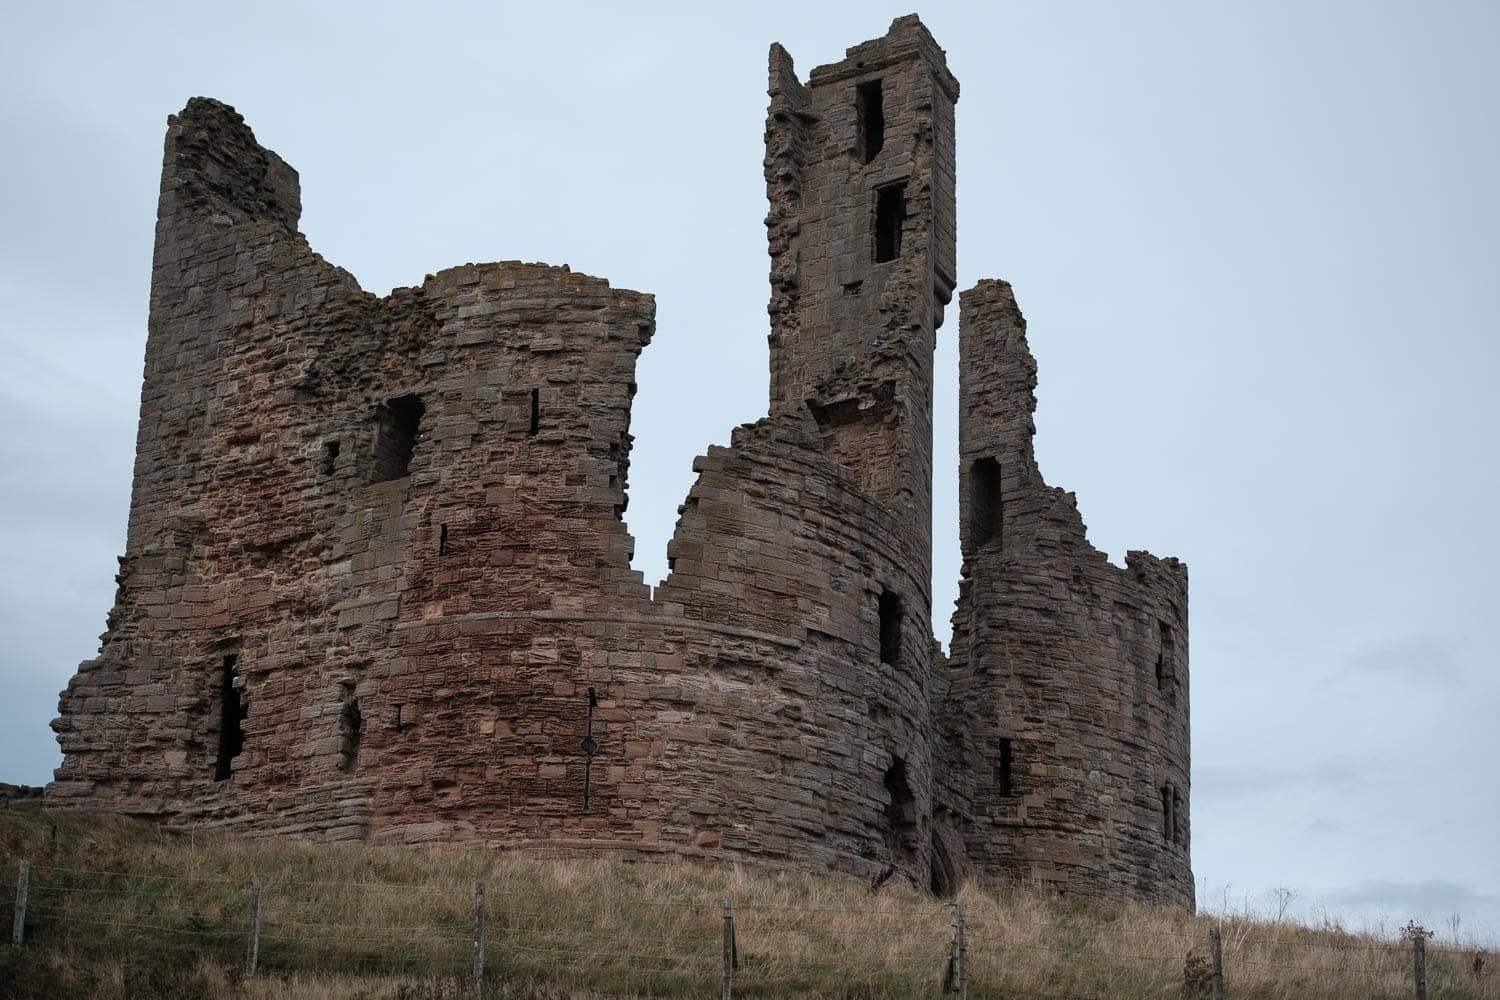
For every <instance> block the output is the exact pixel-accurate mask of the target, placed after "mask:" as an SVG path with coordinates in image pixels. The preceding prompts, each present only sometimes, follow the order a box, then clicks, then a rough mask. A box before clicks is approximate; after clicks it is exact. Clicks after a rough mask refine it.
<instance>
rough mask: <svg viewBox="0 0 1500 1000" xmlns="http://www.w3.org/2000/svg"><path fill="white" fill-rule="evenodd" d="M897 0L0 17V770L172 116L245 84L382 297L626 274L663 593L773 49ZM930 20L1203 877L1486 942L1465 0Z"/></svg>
mask: <svg viewBox="0 0 1500 1000" xmlns="http://www.w3.org/2000/svg"><path fill="white" fill-rule="evenodd" d="M908 3H910V0H901V3H900V4H899V5H897V6H892V5H890V4H887V3H883V2H881V3H874V2H863V3H829V4H818V5H816V9H815V10H813V9H811V8H812V7H813V6H814V5H812V4H810V3H808V2H807V0H799V2H758V3H756V4H754V5H748V4H747V5H741V7H740V8H739V9H728V5H716V4H708V3H702V4H682V5H653V4H649V3H631V4H616V5H603V4H601V5H593V4H588V3H569V4H552V5H548V4H538V3H525V4H520V3H514V4H513V3H504V2H487V3H476V4H472V5H468V4H441V3H429V4H424V5H422V6H421V7H420V8H419V7H417V6H416V5H412V6H409V7H402V6H397V5H383V4H376V3H369V2H362V3H358V4H352V3H351V4H347V5H332V4H326V5H316V4H302V3H295V4H294V3H266V2H258V3H255V4H253V5H252V4H239V5H218V4H203V3H201V2H194V3H182V4H168V3H160V4H155V5H152V6H151V7H149V8H148V7H146V6H145V5H141V4H129V5H127V4H115V3H102V2H101V3H98V4H81V3H62V2H59V3H9V4H6V8H5V29H4V31H3V33H0V135H3V136H4V138H5V142H4V144H5V155H4V156H3V157H0V254H3V260H0V350H3V354H0V358H3V361H0V428H3V433H0V552H3V553H4V565H5V572H3V573H0V684H3V695H4V697H3V698H0V780H7V781H12V782H28V783H42V782H45V781H46V780H48V778H49V775H50V771H51V769H52V767H54V766H55V765H56V763H57V760H58V755H57V751H56V744H55V743H54V741H53V739H52V734H51V732H50V731H49V730H48V728H47V723H48V721H49V720H50V719H51V718H52V717H53V716H54V714H55V712H56V703H57V692H58V691H59V690H60V689H61V688H62V687H63V686H64V685H65V684H66V683H67V679H68V677H69V676H70V675H71V674H72V672H73V670H74V668H75V667H76V665H77V663H78V661H80V660H82V659H85V658H87V657H89V656H91V655H92V654H93V653H94V651H95V650H96V648H97V638H96V637H97V636H98V634H99V632H101V631H102V630H103V627H104V618H105V614H106V612H107V611H108V609H109V606H110V603H111V599H112V595H113V590H114V584H113V580H112V576H113V573H114V571H115V561H114V559H115V556H116V555H118V554H120V552H121V551H122V549H123V545H124V537H125V520H126V514H127V509H128V500H129V488H130V473H131V462H132V453H133V449H134V440H135V426H136V416H137V407H138V404H139V393H140V376H141V359H142V356H143V349H144V343H145V333H146V305H147V289H148V282H149V276H150V266H151V259H150V258H151V243H152V226H153V222H154V218H155V211H156V192H157V182H158V173H159V170H160V164H161V143H162V136H163V133H164V130H165V126H166V116H167V115H168V114H170V113H173V112H175V111H177V110H178V109H180V108H181V107H182V105H183V104H184V103H185V102H186V100H187V99H188V98H189V97H191V96H193V95H198V94H201V95H207V96H212V97H216V98H219V99H220V100H223V101H226V102H228V103H230V104H232V105H234V106H235V107H236V108H237V109H238V110H239V111H240V112H241V113H243V114H244V115H245V117H246V118H247V120H248V121H249V123H250V125H251V126H252V127H253V128H254V129H255V132H256V135H257V136H258V138H259V139H260V140H261V142H262V143H263V144H265V145H266V146H268V147H270V148H272V149H274V150H276V151H277V152H279V153H280V154H281V155H282V156H283V157H284V158H285V159H286V160H287V161H288V162H289V163H291V164H292V165H293V166H294V167H296V168H297V169H298V170H299V171H300V173H301V177H302V194H303V205H304V214H303V219H302V229H303V231H304V232H305V233H306V234H307V235H308V237H309V239H310V240H311V242H312V245H313V247H314V248H315V249H317V250H318V251H320V252H321V253H322V254H324V255H325V256H326V257H328V258H329V259H330V260H331V261H333V262H334V263H336V264H339V265H341V266H343V267H345V268H347V269H349V270H350V271H352V272H353V273H354V274H355V275H356V276H357V277H358V278H359V280H360V282H361V283H362V284H363V286H364V287H365V288H366V289H369V290H371V291H374V292H377V293H380V294H384V293H386V292H387V291H389V290H390V289H391V288H392V287H393V286H398V285H407V284H417V283H420V282H421V280H422V277H423V275H424V274H427V273H429V272H432V271H436V270H438V269H440V268H443V267H447V266H451V265H454V264H462V263H464V262H466V261H486V260H498V259H515V258H519V259H523V260H541V261H547V262H550V263H555V264H562V263H567V264H569V265H571V266H572V267H573V268H574V269H575V270H582V271H586V272H588V273H591V274H596V275H600V276H603V277H606V278H608V279H609V280H610V281H611V282H612V283H613V284H615V285H616V286H623V287H627V288H635V289H640V290H643V291H650V292H654V293H655V294H656V296H657V304H658V314H657V319H658V326H657V335H656V339H655V342H654V343H653V344H652V345H651V346H650V347H649V348H648V349H647V351H646V353H645V355H644V356H643V357H642V360H641V363H640V374H639V383H640V393H639V395H638V396H637V397H636V401H635V412H634V424H633V427H632V430H633V431H634V433H635V434H636V435H637V445H636V449H635V451H634V453H633V456H632V457H633V465H632V469H631V477H630V480H631V504H630V511H629V517H628V520H629V523H630V527H631V529H632V530H633V532H634V534H635V537H636V540H637V549H636V552H637V556H636V566H637V567H638V568H639V569H641V570H643V571H644V572H645V574H646V577H647V580H648V581H654V580H658V579H660V578H661V577H662V576H663V575H664V573H665V568H666V567H665V562H666V560H665V551H664V550H665V545H666V542H667V539H668V537H669V535H670V532H671V528H672V524H673V522H674V520H675V517H676V508H677V505H678V504H679V503H680V502H681V501H682V498H683V497H684V495H685V494H686V492H687V490H688V487H689V486H690V485H691V483H692V479H693V475H692V471H691V463H692V459H693V456H695V455H697V454H699V453H701V452H702V451H703V450H704V449H705V448H706V447H707V446H708V445H709V444H711V443H727V441H728V439H729V431H730V429H731V428H732V427H733V426H734V425H735V424H738V423H743V422H747V421H751V420H754V419H756V418H758V417H759V416H761V415H763V413H764V411H765V404H766V363H767V356H766V340H765V334H766V331H767V320H766V313H765V306H766V300H767V296H768V286H767V282H766V271H767V264H768V261H767V257H766V251H765V242H764V240H765V231H764V227H763V223H762V220H763V218H764V216H765V213H766V202H765V188H764V181H763V179H762V174H761V157H762V139H761V136H762V127H763V121H764V116H765V105H766V96H765V80H766V48H767V46H768V44H769V43H770V42H771V41H773V40H778V41H780V42H782V43H783V44H784V45H786V46H787V48H788V49H789V50H790V51H791V53H792V54H793V56H794V57H795V58H796V60H797V66H798V69H799V71H800V72H801V74H802V75H803V76H804V78H805V76H806V73H807V71H808V70H810V69H811V68H812V67H813V66H815V65H818V64H820V63H825V62H833V61H836V60H837V59H839V58H841V57H842V54H843V50H844V49H845V47H846V46H848V45H851V44H854V43H857V42H859V41H862V40H864V39H867V38H872V37H875V36H878V35H881V34H883V33H884V32H885V30H886V28H887V26H888V25H889V23H890V21H891V19H892V18H893V17H895V16H897V15H900V14H904V13H908V12H909V10H910V8H909V7H908V6H906V5H907V4H908ZM721 6H723V7H724V8H725V9H720V7H721ZM236 8H237V9H236ZM919 12H920V13H921V15H922V17H923V20H924V21H925V22H926V24H927V25H928V27H929V28H930V29H931V30H932V32H933V34H934V35H935V36H936V37H937V39H938V41H939V43H940V44H942V45H943V46H944V47H945V48H946V49H947V52H948V61H949V65H950V67H951V68H952V70H953V71H954V73H955V74H956V75H957V76H958V78H959V80H960V81H961V83H962V87H963V97H962V99H961V100H960V101H959V105H958V142H959V149H958V178H959V180H958V205H959V255H958V262H959V287H960V288H965V287H968V286H970V285H972V284H973V283H974V282H976V281H977V280H979V279H980V278H983V277H990V276H997V277H1004V278H1006V279H1009V280H1010V281H1012V282H1014V284H1015V287H1016V292H1017V295H1018V297H1019V298H1020V302H1021V306H1022V308H1023V310H1024V311H1025V312H1026V315H1027V317H1028V319H1029V320H1030V334H1031V343H1032V347H1033V349H1034V350H1035V352H1036V354H1037V356H1038V360H1039V363H1040V366H1041V375H1040V377H1041V384H1040V389H1039V392H1038V395H1039V398H1040V405H1039V409H1038V413H1037V426H1038V438H1037V452H1038V457H1039V459H1040V461H1041V464H1042V469H1043V471H1044V473H1045V474H1046V475H1047V477H1048V479H1049V481H1050V482H1052V483H1053V484H1055V485H1059V486H1062V487H1064V488H1066V489H1069V490H1074V491H1076V492H1077V494H1078V498H1079V504H1080V506H1081V508H1082V510H1083V514H1084V518H1085V520H1086V522H1087V523H1088V525H1089V529H1090V537H1091V538H1092V540H1093V541H1094V543H1095V544H1096V545H1097V546H1099V547H1100V548H1102V549H1104V550H1106V551H1107V552H1109V553H1110V555H1111V557H1112V558H1114V559H1115V560H1116V561H1119V560H1120V559H1122V558H1123V554H1124V552H1125V550H1126V549H1129V548H1146V549H1149V550H1151V551H1152V552H1155V553H1157V554H1158V555H1176V556H1179V557H1181V558H1183V559H1185V560H1186V561H1187V563H1188V565H1189V567H1190V569H1191V574H1192V583H1191V643H1192V649H1191V660H1192V712H1193V761H1194V766H1193V788H1192V792H1193V796H1192V818H1193V862H1194V870H1195V872H1196V874H1197V876H1198V879H1199V895H1200V900H1201V901H1202V902H1204V903H1205V904H1208V905H1210V906H1212V907H1215V908H1219V907H1223V906H1225V905H1228V906H1231V907H1240V906H1244V905H1246V903H1247V901H1248V903H1249V904H1250V905H1254V906H1262V907H1264V906H1267V905H1274V901H1275V898H1276V894H1275V892H1274V890H1276V889H1278V888H1283V889H1286V890H1294V891H1295V892H1296V894H1297V895H1296V899H1295V904H1294V905H1295V906H1296V907H1297V908H1298V912H1300V913H1302V914H1303V915H1305V916H1309V917H1313V918H1317V917H1320V916H1321V915H1322V914H1323V912H1324V911H1325V909H1326V910H1327V912H1329V913H1335V914H1344V915H1346V916H1348V917H1350V918H1351V919H1354V920H1368V921H1373V922H1375V923H1376V924H1379V923H1380V922H1381V921H1382V920H1384V922H1385V926H1386V927H1387V928H1389V927H1393V926H1395V925H1397V924H1402V923H1405V921H1406V920H1407V919H1408V918H1410V917H1415V918H1417V919H1418V920H1422V921H1426V922H1427V923H1428V925H1429V926H1439V927H1441V928H1443V929H1444V930H1445V931H1447V930H1449V927H1450V924H1451V922H1452V919H1453V918H1454V917H1457V919H1458V920H1459V931H1460V934H1466V933H1469V932H1476V933H1478V934H1480V935H1481V936H1484V937H1487V938H1489V939H1490V940H1500V850H1497V849H1496V844H1497V842H1500V778H1497V765H1500V736H1497V732H1500V725H1497V723H1500V719H1497V715H1500V671H1497V653H1500V634H1497V632H1496V628H1495V622H1496V619H1497V616H1496V612H1495V609H1496V606H1497V604H1500V587H1497V586H1496V583H1495V575H1494V574H1495V572H1496V567H1497V566H1500V530H1497V528H1496V524H1495V515H1496V511H1497V508H1500V472H1497V460H1496V452H1497V448H1496V432H1497V430H1500V402H1497V392H1496V371H1497V361H1500V347H1497V344H1496V340H1497V337H1496V334H1497V330H1496V325H1497V324H1496V317H1497V315H1500V252H1497V251H1500V245H1497V244H1500V195H1497V190H1500V184H1497V178H1500V148H1497V144H1500V127H1497V126H1500V121H1497V116H1500V112H1497V107H1500V69H1497V60H1496V56H1495V53H1496V51H1497V48H1500V5H1495V4H1488V3H1478V2H1476V3H1472V4H1466V3H1458V2H1450V3H1433V2H1411V3H1402V4H1392V3H1364V2H1359V3H1355V2H1349V3H1332V2H1323V3H1310V2H1301V0H1297V2H1287V0H1283V2H1270V3H1267V2H1257V3H1242V4H1236V5H1228V4H1202V3H1197V2H1182V3H1132V4H1116V3H1096V4H1090V3H1067V4H1039V3H1025V4H1022V3H984V4H979V3H975V4H972V5H965V4H953V3H929V4H927V5H926V6H925V7H923V8H920V10H919ZM956 331H957V322H956V317H954V316H952V315H950V317H949V322H948V324H947V325H946V326H945V327H944V328H943V330H942V331H941V333H940V335H939V339H940V343H939V348H938V359H937V361H938V372H939V376H938V395H937V404H936V405H937V419H936V433H937V442H936V455H937V478H936V491H937V495H936V503H935V529H934V530H935V537H936V540H937V558H936V565H935V567H934V589H935V593H936V595H937V599H938V609H937V614H936V617H937V619H938V623H937V626H936V628H937V635H938V638H939V639H941V640H942V641H943V642H944V643H945V644H946V642H947V639H948V631H949V629H948V624H947V617H948V613H949V611H950V610H951V607H952V601H953V599H954V597H955V596H956V582H955V581H956V578H957V575H958V554H957V552H958V545H957V527H956V482H955V480H956V466H957V457H956V456H957V447H956V438H955V435H956V429H955V417H956V407H957V403H956V387H957V371H956V366H957V357H956V349H955V342H956Z"/></svg>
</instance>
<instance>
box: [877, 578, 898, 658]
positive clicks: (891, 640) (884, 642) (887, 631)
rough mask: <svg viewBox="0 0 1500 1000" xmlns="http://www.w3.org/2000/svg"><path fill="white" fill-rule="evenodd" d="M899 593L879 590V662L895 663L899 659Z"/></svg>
mask: <svg viewBox="0 0 1500 1000" xmlns="http://www.w3.org/2000/svg"><path fill="white" fill-rule="evenodd" d="M901 611H902V608H901V595H899V594H897V593H894V592H893V591H889V590H883V591H881V592H880V662H882V663H889V664H893V665H894V664H896V663H898V662H900V660H901V617H902V615H901Z"/></svg>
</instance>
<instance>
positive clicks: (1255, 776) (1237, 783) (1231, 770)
mask: <svg viewBox="0 0 1500 1000" xmlns="http://www.w3.org/2000/svg"><path fill="white" fill-rule="evenodd" d="M1369 767H1370V764H1369V763H1361V762H1359V761H1357V760H1355V759H1354V758H1353V757H1328V758H1325V759H1323V760H1320V761H1315V762H1313V763H1310V764H1309V765H1308V766H1307V767H1305V768H1296V769H1292V768H1276V767H1216V766H1214V765H1207V766H1204V767H1199V768H1196V769H1195V770H1194V774H1193V794H1194V796H1195V797H1196V798H1197V800H1198V801H1199V802H1211V801H1226V800H1230V799H1244V798H1254V797H1256V796H1263V795H1264V796H1270V795H1286V794H1289V793H1306V792H1314V793H1327V792H1337V791H1346V790H1349V789H1354V788H1358V787H1360V786H1361V785H1363V784H1364V783H1365V781H1366V771H1367V769H1368V768H1369Z"/></svg>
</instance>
